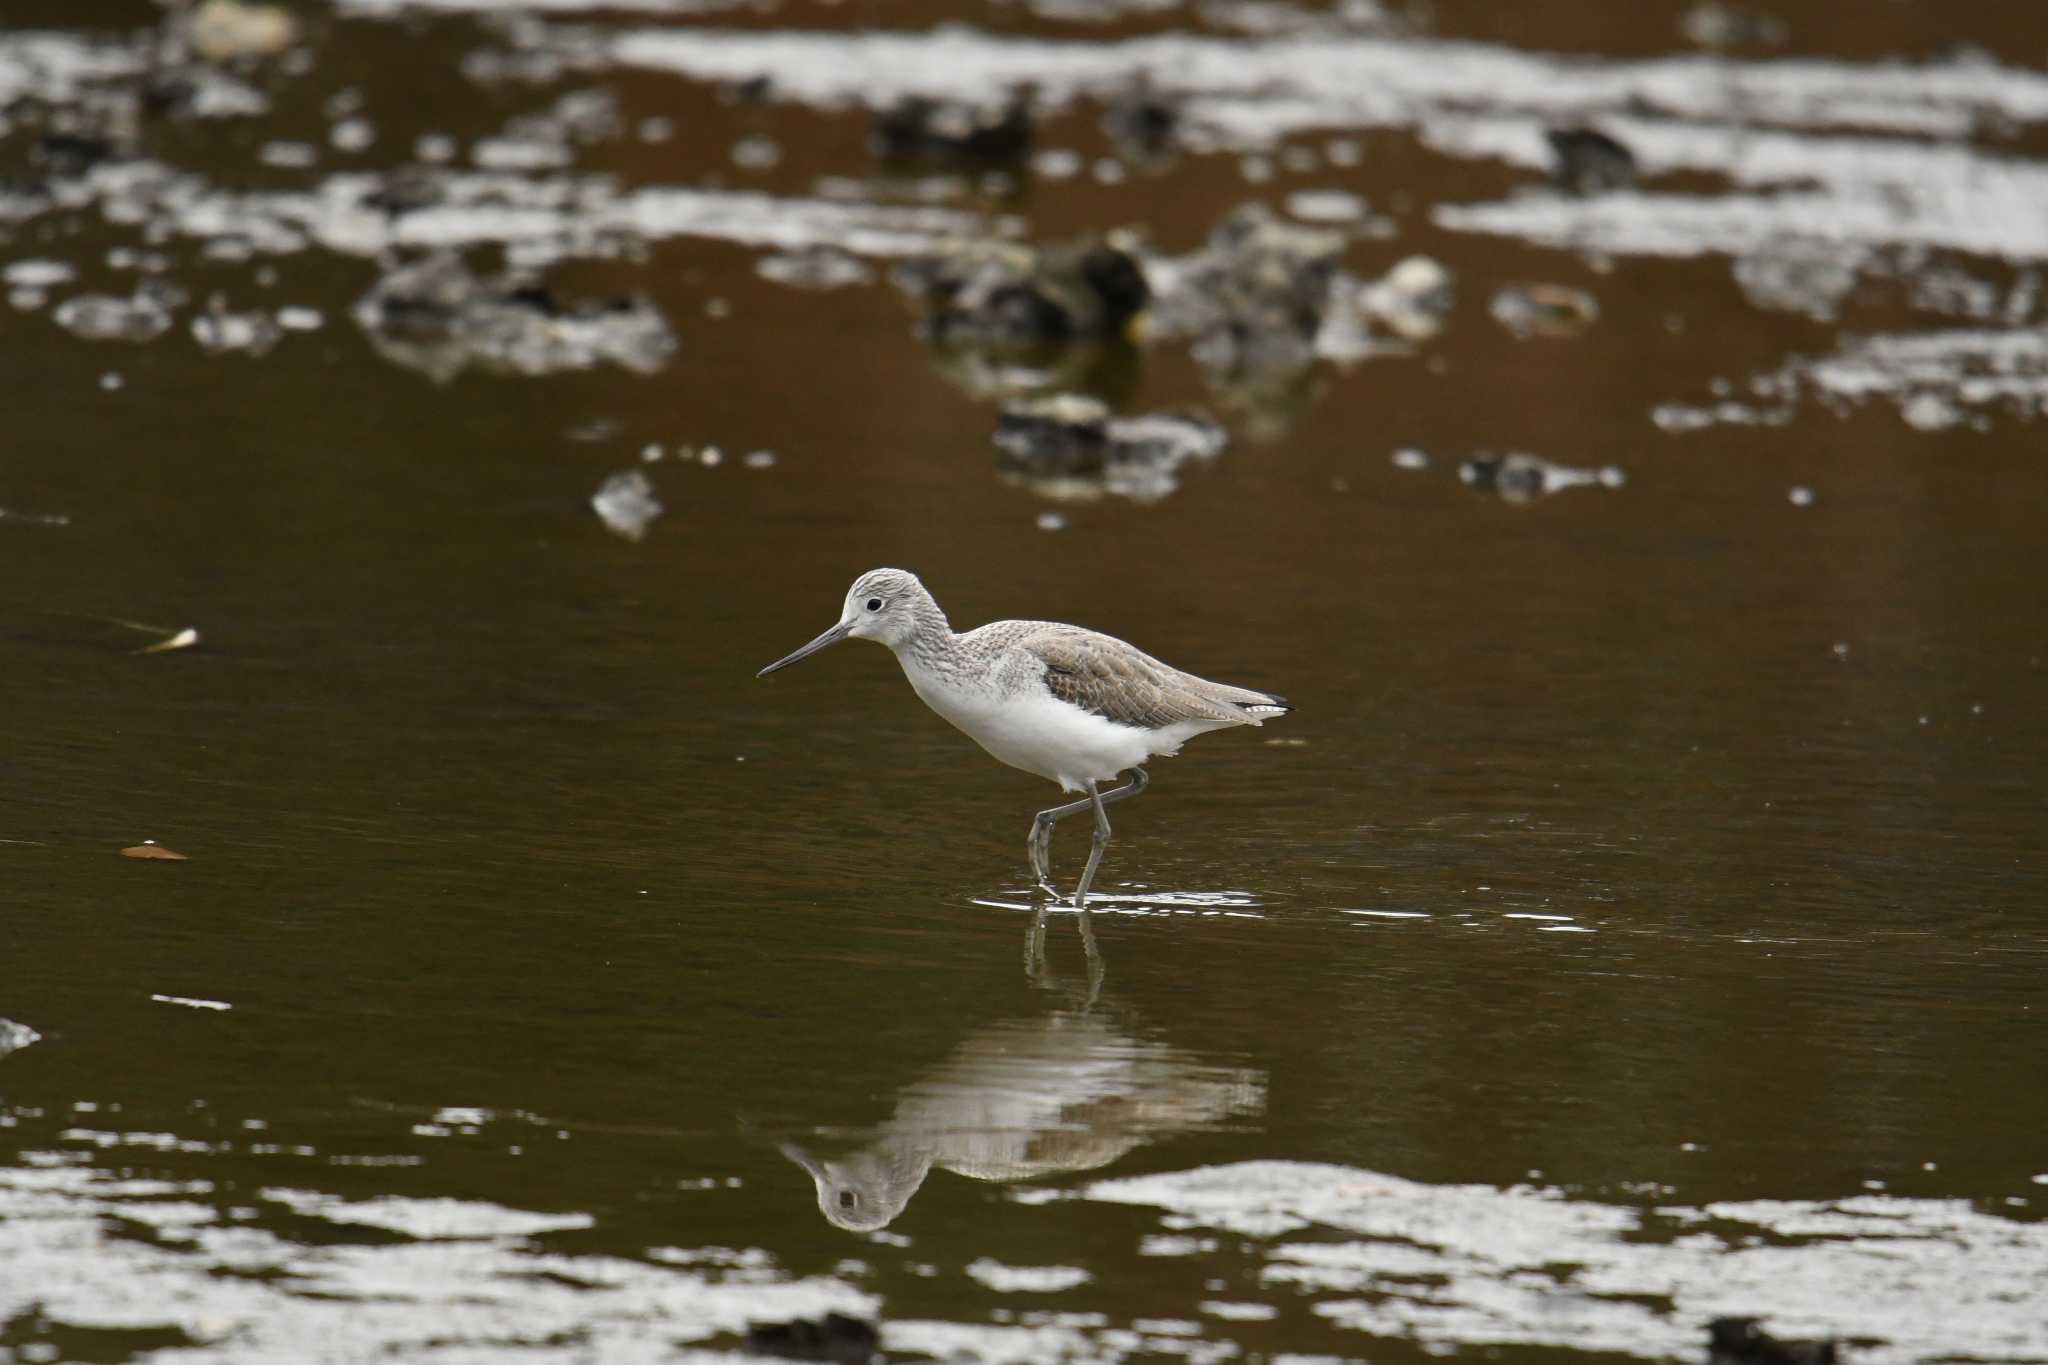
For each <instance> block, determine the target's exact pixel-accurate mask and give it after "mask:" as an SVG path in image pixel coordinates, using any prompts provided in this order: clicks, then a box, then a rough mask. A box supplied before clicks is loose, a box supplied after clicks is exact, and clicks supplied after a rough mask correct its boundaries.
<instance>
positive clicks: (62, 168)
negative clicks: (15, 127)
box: [29, 133, 114, 180]
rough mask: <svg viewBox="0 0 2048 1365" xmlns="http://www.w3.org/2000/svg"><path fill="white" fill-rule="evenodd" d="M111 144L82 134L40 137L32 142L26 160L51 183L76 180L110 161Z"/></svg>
mask: <svg viewBox="0 0 2048 1365" xmlns="http://www.w3.org/2000/svg"><path fill="white" fill-rule="evenodd" d="M113 155H114V144H113V143H112V142H111V141H110V140H108V139H107V138H103V137H92V136H89V135H87V134H83V133H44V134H43V135H42V136H41V137H40V138H38V139H36V145H35V150H34V151H33V152H31V153H30V154H29V160H30V161H32V162H34V163H35V164H36V165H37V166H39V167H41V168H42V172H43V174H45V175H47V176H49V177H50V178H51V179H53V180H76V179H78V178H79V177H81V176H83V175H85V174H86V173H87V172H88V171H90V170H92V168H93V167H95V166H97V165H99V164H100V163H101V162H102V161H107V160H111V159H112V158H113Z"/></svg>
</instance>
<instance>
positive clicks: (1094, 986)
mask: <svg viewBox="0 0 2048 1365" xmlns="http://www.w3.org/2000/svg"><path fill="white" fill-rule="evenodd" d="M1039 913H1040V914H1043V913H1045V912H1044V911H1042V910H1041V911H1040V912H1039ZM1081 946H1082V947H1083V948H1085V949H1087V950H1088V1003H1087V1004H1085V1005H1083V1006H1082V1007H1081V1008H1082V1009H1084V1010H1092V1009H1094V1008H1095V998H1096V997H1097V996H1099V995H1101V994H1102V978H1103V976H1104V975H1105V974H1106V970H1107V969H1106V968H1104V966H1103V965H1102V951H1101V949H1099V948H1097V947H1096V946H1095V917H1094V916H1093V915H1091V914H1089V913H1088V908H1087V907H1086V906H1083V907H1082V908H1081Z"/></svg>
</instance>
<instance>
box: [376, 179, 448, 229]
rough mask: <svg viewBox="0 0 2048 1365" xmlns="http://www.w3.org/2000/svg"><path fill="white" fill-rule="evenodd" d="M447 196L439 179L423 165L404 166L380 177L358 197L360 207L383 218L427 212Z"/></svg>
mask: <svg viewBox="0 0 2048 1365" xmlns="http://www.w3.org/2000/svg"><path fill="white" fill-rule="evenodd" d="M447 197H448V190H447V187H446V185H445V184H444V183H443V179H442V177H441V176H440V175H439V174H438V173H436V172H434V171H432V170H430V169H428V168H427V167H424V166H405V167H401V168H400V169H398V170H395V171H392V172H390V173H389V174H387V175H385V176H383V177H381V178H380V179H379V180H378V182H377V183H376V184H375V185H374V186H372V187H371V188H370V189H369V190H368V191H366V192H365V193H364V195H363V197H362V200H361V202H362V206H363V207H364V208H366V209H375V210H376V211H378V212H379V213H382V214H383V215H384V216H385V217H386V218H390V219H398V218H403V217H404V216H405V215H406V214H408V213H418V212H419V211H420V210H421V209H430V208H432V207H434V206H435V205H436V204H439V203H441V202H442V201H443V200H445V199H446V198H447Z"/></svg>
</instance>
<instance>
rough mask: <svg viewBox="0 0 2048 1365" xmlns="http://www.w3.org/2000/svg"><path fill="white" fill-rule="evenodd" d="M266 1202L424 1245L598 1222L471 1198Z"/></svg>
mask: <svg viewBox="0 0 2048 1365" xmlns="http://www.w3.org/2000/svg"><path fill="white" fill-rule="evenodd" d="M261 1197H262V1198H264V1199H268V1200H269V1201H271V1202H272V1203H273V1204H282V1205H284V1206H285V1207H286V1208H288V1209H290V1210H291V1211H292V1212H293V1213H297V1214H302V1215H304V1216H307V1217H312V1218H324V1219H326V1220H327V1221H328V1222H330V1223H353V1224H356V1225H358V1226H361V1227H371V1228H383V1229H384V1230H385V1231H387V1232H402V1233H404V1234H405V1235H406V1236H408V1237H417V1238H419V1239H420V1240H422V1241H453V1240H468V1239H475V1238H493V1237H531V1236H533V1235H534V1234H536V1233H541V1232H561V1231H564V1230H569V1229H576V1228H587V1227H590V1226H592V1225H593V1224H594V1223H595V1222H596V1220H595V1219H593V1218H592V1217H591V1216H590V1215H589V1214H587V1213H528V1212H524V1211H522V1210H519V1209H506V1208H500V1207H499V1206H498V1205H496V1204H486V1203H480V1202H478V1201H476V1200H470V1199H403V1198H399V1197H398V1196H395V1195H386V1196H382V1197H379V1198H376V1199H365V1200H360V1201H353V1202H352V1201H349V1200H345V1199H338V1198H336V1197H334V1196H333V1195H328V1194H319V1193H316V1192H314V1191H310V1190H287V1189H266V1190H263V1191H262V1192H261Z"/></svg>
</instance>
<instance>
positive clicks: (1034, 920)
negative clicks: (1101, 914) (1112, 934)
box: [1024, 905, 1108, 1010]
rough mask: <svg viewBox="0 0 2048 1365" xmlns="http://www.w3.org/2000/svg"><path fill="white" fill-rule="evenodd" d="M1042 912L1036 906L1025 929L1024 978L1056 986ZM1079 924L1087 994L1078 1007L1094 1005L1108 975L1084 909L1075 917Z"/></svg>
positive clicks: (1049, 987)
mask: <svg viewBox="0 0 2048 1365" xmlns="http://www.w3.org/2000/svg"><path fill="white" fill-rule="evenodd" d="M1045 912H1046V907H1045V906H1043V905H1041V906H1039V907H1038V913H1037V914H1035V915H1033V916H1032V917H1031V927H1030V928H1029V929H1027V930H1025V931H1024V979H1025V980H1026V981H1029V982H1030V983H1031V984H1032V985H1034V986H1037V987H1040V988H1041V989H1044V990H1053V989H1057V988H1058V987H1059V984H1060V983H1059V978H1057V977H1055V976H1054V975H1053V974H1052V967H1051V965H1050V964H1049V963H1048V962H1047V960H1046V956H1045ZM1076 918H1078V919H1079V920H1080V923H1081V947H1082V949H1083V950H1084V951H1085V952H1086V953H1087V954H1088V996H1087V999H1086V1000H1085V1001H1083V1002H1082V1005H1081V1008H1082V1009H1084V1010H1090V1009H1093V1008H1095V1001H1096V998H1097V997H1098V996H1100V995H1101V994H1102V982H1103V978H1104V977H1105V976H1106V975H1107V974H1108V971H1107V968H1106V967H1105V966H1104V965H1103V961H1102V950H1101V949H1100V948H1098V947H1096V945H1095V917H1094V916H1093V915H1091V914H1089V913H1088V912H1087V911H1086V910H1085V909H1084V910H1082V911H1081V913H1080V914H1079V915H1078V916H1077V917H1076Z"/></svg>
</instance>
